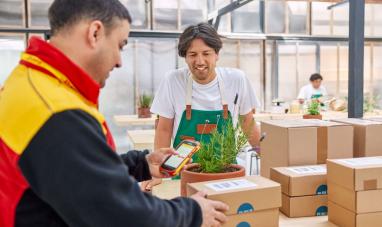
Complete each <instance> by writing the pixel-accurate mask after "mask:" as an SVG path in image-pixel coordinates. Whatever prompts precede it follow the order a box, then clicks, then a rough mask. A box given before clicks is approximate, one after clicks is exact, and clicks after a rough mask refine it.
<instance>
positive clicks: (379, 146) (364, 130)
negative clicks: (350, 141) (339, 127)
mask: <svg viewBox="0 0 382 227" xmlns="http://www.w3.org/2000/svg"><path fill="white" fill-rule="evenodd" d="M335 121H336V122H341V123H346V124H351V125H353V126H354V148H353V150H354V157H372V156H382V140H381V139H380V135H381V134H382V122H380V121H376V120H371V119H358V118H346V119H337V120H335Z"/></svg>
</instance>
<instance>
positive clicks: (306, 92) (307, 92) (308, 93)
mask: <svg viewBox="0 0 382 227" xmlns="http://www.w3.org/2000/svg"><path fill="white" fill-rule="evenodd" d="M313 95H322V96H327V95H328V93H327V92H326V89H325V87H324V86H322V85H321V86H320V88H318V89H315V88H314V87H313V86H312V84H308V85H305V86H304V87H302V88H301V89H300V93H299V94H298V97H297V99H304V100H310V99H311V98H312V96H313Z"/></svg>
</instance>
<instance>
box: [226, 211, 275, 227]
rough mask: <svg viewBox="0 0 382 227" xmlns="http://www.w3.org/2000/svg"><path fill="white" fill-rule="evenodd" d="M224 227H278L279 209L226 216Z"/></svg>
mask: <svg viewBox="0 0 382 227" xmlns="http://www.w3.org/2000/svg"><path fill="white" fill-rule="evenodd" d="M223 226H225V227H232V226H237V227H241V226H243V227H246V226H261V227H277V226H279V209H277V208H273V209H268V210H261V211H255V212H252V213H246V214H238V215H231V216H228V221H227V222H226V224H225V225H223Z"/></svg>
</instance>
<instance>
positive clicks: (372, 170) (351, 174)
mask: <svg viewBox="0 0 382 227" xmlns="http://www.w3.org/2000/svg"><path fill="white" fill-rule="evenodd" d="M327 180H328V183H329V182H333V183H335V184H337V185H339V186H341V187H344V188H347V189H349V190H351V191H367V190H376V189H382V157H364V158H353V159H338V160H328V162H327ZM329 191H330V189H329Z"/></svg>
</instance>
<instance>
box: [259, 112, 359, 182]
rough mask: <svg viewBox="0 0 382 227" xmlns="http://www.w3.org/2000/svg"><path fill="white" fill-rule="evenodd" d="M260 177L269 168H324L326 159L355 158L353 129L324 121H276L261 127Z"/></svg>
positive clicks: (266, 174)
mask: <svg viewBox="0 0 382 227" xmlns="http://www.w3.org/2000/svg"><path fill="white" fill-rule="evenodd" d="M261 130H262V132H265V133H266V138H265V139H264V140H263V142H262V143H261V151H262V152H261V175H262V176H264V177H269V176H270V168H272V167H280V166H295V165H315V164H324V163H325V162H326V159H327V158H331V159H332V158H351V157H353V127H352V126H350V125H346V124H343V123H335V122H329V121H321V120H302V119H301V120H289V121H288V120H273V121H264V122H262V124H261Z"/></svg>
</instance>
